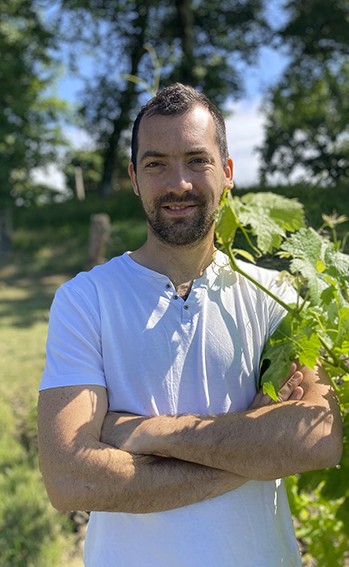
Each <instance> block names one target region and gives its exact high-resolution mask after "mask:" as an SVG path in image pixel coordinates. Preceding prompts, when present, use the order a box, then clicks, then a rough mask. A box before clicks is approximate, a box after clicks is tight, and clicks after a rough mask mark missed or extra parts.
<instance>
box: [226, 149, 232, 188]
mask: <svg viewBox="0 0 349 567" xmlns="http://www.w3.org/2000/svg"><path fill="white" fill-rule="evenodd" d="M224 173H225V178H226V187H227V188H228V189H232V188H233V187H234V181H233V177H234V164H233V160H232V159H231V158H230V157H229V158H228V159H227V164H226V166H225V168H224Z"/></svg>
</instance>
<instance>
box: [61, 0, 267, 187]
mask: <svg viewBox="0 0 349 567" xmlns="http://www.w3.org/2000/svg"><path fill="white" fill-rule="evenodd" d="M59 10H60V12H61V13H62V14H63V15H62V17H61V20H60V21H61V26H60V30H61V35H62V37H66V39H68V41H69V42H70V44H71V45H72V46H73V49H74V50H75V52H76V48H77V44H79V45H80V49H81V47H82V46H83V45H85V49H86V46H89V55H90V56H91V58H92V60H94V61H96V62H98V65H97V66H96V72H95V76H94V77H93V78H92V79H89V80H88V83H87V84H86V87H85V89H84V93H83V94H82V104H81V113H82V115H83V117H84V121H85V126H86V128H87V129H88V130H89V131H90V132H91V134H92V135H93V137H94V138H95V141H96V144H97V146H98V147H99V148H101V149H102V150H103V152H104V167H103V176H102V183H101V192H102V193H103V194H108V193H110V192H111V191H112V190H113V189H114V188H115V186H116V185H117V183H116V178H117V175H116V176H115V172H117V169H118V162H119V160H120V156H121V155H122V154H123V153H124V152H125V146H126V144H125V136H126V137H127V133H128V130H129V127H130V124H131V121H132V118H133V116H134V112H135V109H136V107H137V106H138V105H139V104H140V102H142V101H143V100H144V92H145V91H144V87H141V86H140V85H139V84H138V85H137V84H136V83H134V82H130V81H128V80H126V79H125V77H126V76H128V75H133V76H137V77H138V78H139V80H140V81H143V84H144V83H148V84H152V83H153V76H154V68H153V66H152V60H151V58H150V57H149V52H147V50H146V48H145V45H146V44H150V45H151V48H152V50H155V52H156V53H157V56H158V58H159V66H160V67H161V85H166V84H168V83H170V82H173V81H176V80H178V81H182V82H185V83H187V84H191V85H193V86H195V87H197V88H200V89H203V90H204V91H205V92H206V93H207V95H208V96H210V97H211V98H212V99H213V100H215V101H216V102H217V103H218V104H220V105H221V106H222V105H223V104H224V102H225V101H226V99H227V97H228V96H232V95H235V96H238V95H239V94H241V92H242V90H243V80H242V75H241V73H240V72H239V71H238V65H239V64H240V67H241V62H242V61H244V62H249V61H251V58H252V56H253V55H256V53H257V49H258V46H259V45H260V43H261V41H262V36H263V33H262V32H263V31H265V29H266V22H265V20H264V16H263V3H262V0H239V1H235V2H232V1H231V0H221V1H218V0H209V1H205V2H204V1H203V0H176V1H175V2H173V3H171V2H159V1H154V0H143V1H140V0H130V1H126V0H119V1H118V2H112V3H111V2H108V1H107V0H61V2H60V8H59ZM91 49H93V50H94V52H93V55H92V54H91ZM158 70H159V69H157V70H155V76H156V73H157V71H158Z"/></svg>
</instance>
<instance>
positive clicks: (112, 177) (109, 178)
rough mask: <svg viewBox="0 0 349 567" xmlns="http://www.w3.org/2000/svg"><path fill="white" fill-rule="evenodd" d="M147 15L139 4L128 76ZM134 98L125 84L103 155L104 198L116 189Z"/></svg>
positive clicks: (132, 72)
mask: <svg viewBox="0 0 349 567" xmlns="http://www.w3.org/2000/svg"><path fill="white" fill-rule="evenodd" d="M147 22H148V14H147V10H146V9H144V6H143V3H141V2H140V9H139V10H138V18H137V20H136V22H135V24H134V28H135V29H136V30H137V33H135V34H134V35H132V36H130V37H132V44H131V45H130V47H129V52H130V71H129V74H130V75H135V76H137V73H138V67H139V62H140V60H141V58H142V56H143V54H144V41H145V33H146V30H147ZM135 98H136V88H135V84H134V83H131V82H130V81H129V82H127V84H126V88H125V90H124V92H123V93H122V95H121V100H120V103H119V109H120V112H119V115H118V117H117V118H116V119H115V120H114V121H113V130H112V133H111V135H110V137H109V141H108V146H107V148H106V151H105V154H104V163H103V174H102V180H101V184H100V190H99V192H100V195H101V196H102V197H106V196H108V195H111V194H112V193H113V192H114V191H115V190H117V189H118V187H117V181H116V179H117V176H116V173H117V168H118V164H119V161H120V160H119V159H118V158H119V156H120V145H119V142H120V138H121V134H122V132H124V131H125V130H126V129H127V128H128V127H129V126H130V124H131V116H130V113H131V109H132V106H133V103H134V101H135Z"/></svg>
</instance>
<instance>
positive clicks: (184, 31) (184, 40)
mask: <svg viewBox="0 0 349 567" xmlns="http://www.w3.org/2000/svg"><path fill="white" fill-rule="evenodd" d="M176 8H177V18H178V29H179V30H180V41H181V48H182V61H181V65H180V68H179V73H180V81H181V82H182V83H185V84H187V85H192V86H195V84H196V79H195V66H194V55H193V53H194V31H193V30H194V12H193V6H192V0H176Z"/></svg>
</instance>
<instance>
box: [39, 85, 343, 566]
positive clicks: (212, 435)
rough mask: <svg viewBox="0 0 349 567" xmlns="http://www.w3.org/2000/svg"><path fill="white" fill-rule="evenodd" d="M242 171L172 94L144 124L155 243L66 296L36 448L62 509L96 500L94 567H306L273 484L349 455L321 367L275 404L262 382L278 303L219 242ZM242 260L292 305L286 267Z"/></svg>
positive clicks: (201, 113)
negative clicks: (259, 386)
mask: <svg viewBox="0 0 349 567" xmlns="http://www.w3.org/2000/svg"><path fill="white" fill-rule="evenodd" d="M232 168H233V166H232V161H231V159H230V158H229V157H228V152H227V144H226V134H225V126H224V121H223V118H222V116H221V114H220V113H219V112H218V110H217V109H216V108H215V107H214V106H213V105H212V104H211V103H210V101H209V100H208V99H207V98H206V97H205V96H203V95H202V94H199V93H197V92H195V91H194V90H193V89H191V88H190V87H185V86H183V85H180V84H176V85H173V86H170V87H168V88H166V89H164V90H163V91H162V92H160V93H159V94H158V95H157V96H156V97H155V98H153V99H152V100H151V101H149V103H148V104H147V105H146V106H145V107H143V108H142V110H141V112H140V114H139V115H138V117H137V119H136V122H135V125H134V129H133V139H132V160H131V163H130V165H129V175H130V178H131V182H132V185H133V189H134V191H135V193H136V194H137V195H138V196H139V198H140V199H141V201H142V204H143V207H144V211H145V214H146V217H147V222H148V235H147V240H146V242H145V243H144V245H143V246H142V247H141V248H140V249H138V250H136V251H134V252H132V253H125V254H124V255H123V256H121V257H119V258H114V259H112V260H111V261H110V262H108V263H107V264H105V265H103V266H99V267H97V268H95V269H93V270H92V271H91V272H88V273H83V274H80V275H78V276H77V277H76V278H74V279H73V280H72V281H70V282H68V283H66V284H65V285H64V286H63V287H62V288H61V289H60V290H59V291H58V292H57V294H56V298H55V301H54V304H53V307H52V310H51V319H50V327H49V336H48V344H47V363H46V368H45V371H44V375H43V379H42V383H41V393H40V400H39V447H40V460H41V468H42V473H43V476H44V481H45V484H46V488H47V491H48V494H49V496H50V498H51V501H52V503H53V505H54V506H55V507H56V508H58V509H59V510H73V509H83V510H89V511H92V513H91V517H90V523H89V528H88V534H87V539H86V545H85V564H86V565H87V566H88V567H109V566H113V567H115V566H119V565H120V566H123V565H127V566H128V567H139V566H140V565H142V566H149V567H150V566H151V567H172V566H173V567H185V566H188V567H189V566H190V567H205V566H207V567H208V566H209V567H214V566H218V567H228V566H229V567H230V566H237V567H244V566H246V567H257V566H258V567H276V566H279V565H286V566H287V567H291V566H293V565H300V558H299V553H298V549H297V542H296V539H295V536H294V532H293V527H292V521H291V516H290V512H289V508H288V503H287V497H286V494H285V489H284V485H283V482H282V481H281V480H278V479H280V478H281V477H284V476H287V475H289V474H292V473H296V472H301V471H305V470H309V469H318V468H323V467H327V466H334V465H335V464H336V463H337V462H338V460H339V458H340V454H341V447H342V438H341V435H342V433H341V420H340V415H339V411H338V407H337V403H336V399H335V397H334V394H333V392H332V389H331V387H330V385H329V384H328V382H327V381H326V378H325V377H324V376H322V373H321V371H319V370H310V369H307V368H302V369H300V370H297V368H296V365H295V364H293V365H292V367H291V370H290V375H289V376H288V377H285V379H286V381H285V385H284V386H283V387H281V389H280V392H279V399H280V403H277V404H275V403H272V401H271V400H270V399H269V398H268V397H267V396H263V395H262V394H260V393H256V383H257V376H258V365H259V359H260V355H261V352H262V349H263V346H264V344H265V342H266V340H267V338H268V337H269V336H270V334H271V333H272V331H273V330H274V329H275V328H276V326H277V325H278V323H279V322H280V320H281V319H282V317H283V315H284V313H283V310H282V309H281V308H280V307H279V306H278V305H277V304H276V303H275V302H274V301H272V300H271V299H270V298H269V296H267V295H266V294H265V293H263V292H262V291H261V290H260V289H259V288H257V287H256V286H255V285H252V284H251V283H250V282H249V281H247V280H246V279H245V278H243V277H241V276H240V275H239V274H235V273H233V272H232V270H231V269H230V267H229V264H228V262H227V258H226V257H225V256H224V255H223V254H222V253H221V252H217V251H216V250H215V247H214V221H213V215H214V211H215V209H216V208H217V206H218V204H219V201H220V197H221V194H222V192H223V190H224V189H225V188H227V187H228V188H231V187H232V185H233V182H232ZM245 269H247V270H250V271H251V273H253V275H254V277H257V278H259V279H260V280H261V281H262V282H263V284H264V285H265V286H267V287H269V288H272V289H274V291H276V293H279V294H280V295H282V296H283V297H284V298H285V300H288V301H292V299H293V292H292V291H291V290H287V289H283V288H280V287H278V284H277V283H276V273H275V272H272V271H269V270H264V269H260V268H256V267H253V266H248V265H245ZM300 384H302V386H300Z"/></svg>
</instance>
